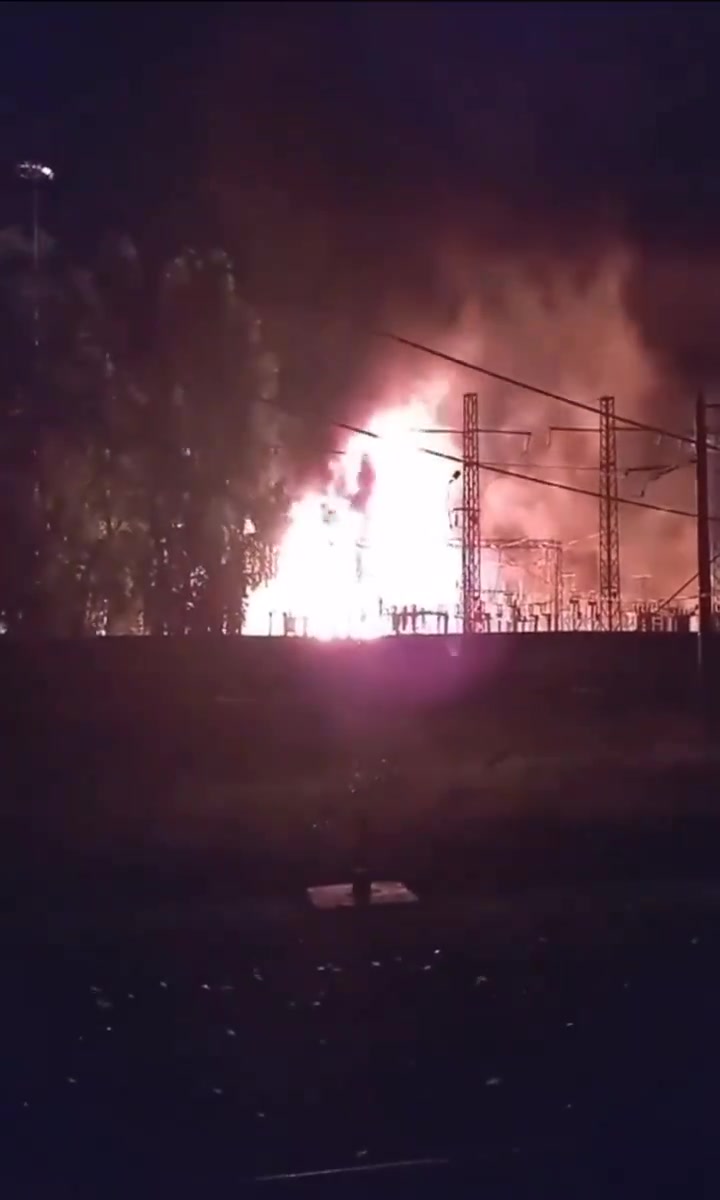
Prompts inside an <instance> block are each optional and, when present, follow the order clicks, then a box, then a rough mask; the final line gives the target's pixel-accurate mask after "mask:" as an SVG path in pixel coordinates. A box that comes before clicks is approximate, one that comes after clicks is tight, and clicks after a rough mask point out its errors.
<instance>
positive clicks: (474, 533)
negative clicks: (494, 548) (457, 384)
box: [462, 392, 481, 633]
mask: <svg viewBox="0 0 720 1200" xmlns="http://www.w3.org/2000/svg"><path fill="white" fill-rule="evenodd" d="M462 457H463V475H462V479H463V497H462V611H463V633H474V632H475V631H476V629H477V628H478V624H479V617H480V599H481V596H480V586H481V583H480V566H481V542H480V431H479V426H478V398H477V392H466V393H465V395H464V396H463V429H462Z"/></svg>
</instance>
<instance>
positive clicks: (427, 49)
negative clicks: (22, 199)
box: [203, 3, 720, 594]
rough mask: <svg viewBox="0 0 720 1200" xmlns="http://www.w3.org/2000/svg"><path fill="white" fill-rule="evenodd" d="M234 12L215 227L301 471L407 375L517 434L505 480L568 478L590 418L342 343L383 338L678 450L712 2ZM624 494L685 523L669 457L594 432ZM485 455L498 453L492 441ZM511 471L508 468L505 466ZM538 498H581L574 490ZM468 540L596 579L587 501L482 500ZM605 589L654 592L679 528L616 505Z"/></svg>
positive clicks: (684, 427) (719, 185)
mask: <svg viewBox="0 0 720 1200" xmlns="http://www.w3.org/2000/svg"><path fill="white" fill-rule="evenodd" d="M266 7H267V10H268V11H267V13H266V15H265V16H263V15H262V14H261V13H260V12H259V10H258V9H256V8H254V7H253V6H250V8H251V9H252V13H251V15H250V16H249V17H248V21H247V25H246V26H245V27H244V29H243V30H242V32H240V33H236V34H235V35H234V36H227V37H226V36H225V35H223V37H222V38H219V37H218V38H216V39H215V41H214V42H213V44H212V48H210V49H208V66H210V65H211V67H212V69H211V71H208V75H207V78H208V88H207V91H206V92H205V94H204V97H203V105H204V106H205V107H204V111H205V113H206V114H207V116H208V128H209V131H210V135H209V139H208V162H209V163H210V164H211V168H210V172H209V173H210V174H211V175H212V197H213V201H212V202H213V206H214V210H215V211H216V213H217V215H218V220H219V223H220V226H221V227H222V229H223V230H224V233H225V235H226V239H227V240H228V241H230V242H232V243H234V246H235V247H237V254H238V256H239V258H240V261H241V264H242V267H243V272H244V277H245V279H246V282H247V286H248V288H249V289H250V290H251V291H252V293H253V295H255V296H256V297H257V300H258V303H259V304H260V307H261V309H262V310H263V311H264V312H265V314H266V322H267V324H268V325H269V327H270V330H271V340H272V341H274V342H275V344H276V345H277V348H278V352H279V355H280V359H281V363H282V387H283V393H282V394H283V397H284V400H285V401H286V402H287V403H288V405H289V406H290V407H291V408H292V409H293V411H294V412H296V413H297V414H298V422H297V430H296V436H295V439H294V445H295V459H296V464H297V469H298V472H299V477H303V473H308V472H309V473H310V474H313V473H317V472H319V471H320V470H322V464H323V463H324V462H325V461H326V457H325V456H326V454H327V451H328V449H330V448H332V445H333V443H337V439H338V437H340V436H341V435H340V434H338V433H337V431H335V432H333V431H332V430H330V429H329V428H328V426H327V422H328V420H332V419H335V420H341V421H350V422H351V423H362V422H363V421H364V420H367V419H368V417H369V416H370V415H371V413H372V412H373V411H374V410H376V409H377V408H378V407H380V406H382V405H384V404H387V403H390V402H392V403H396V402H398V400H400V399H401V398H402V395H403V393H404V394H410V393H411V392H412V391H413V389H414V388H416V387H417V386H418V385H419V384H421V383H422V382H423V381H427V380H432V379H440V378H442V379H445V380H447V381H448V382H449V385H450V391H449V395H450V399H449V400H448V401H447V403H446V405H445V408H444V409H443V411H442V412H440V413H438V417H439V419H441V420H442V421H443V422H444V423H448V424H458V423H459V420H460V400H461V396H462V392H463V391H465V390H477V391H478V393H479V394H480V397H481V411H482V413H483V423H486V424H487V425H490V426H495V425H499V426H502V427H505V428H518V429H527V430H528V431H530V432H531V433H532V439H531V442H530V447H529V449H528V451H527V455H526V457H527V460H528V462H532V463H544V464H548V463H551V462H555V463H558V462H561V463H568V462H571V463H573V464H576V465H577V466H578V467H590V466H591V465H593V464H594V463H595V462H596V456H597V439H596V438H594V437H592V436H590V435H588V436H583V435H581V434H576V435H570V434H563V435H561V434H557V435H554V436H553V438H552V440H551V442H550V444H548V438H547V430H548V427H549V426H550V425H551V424H580V425H584V424H587V423H588V421H589V420H590V418H586V417H585V416H584V415H583V414H579V413H577V412H573V411H572V410H570V409H565V408H563V407H561V406H559V405H557V404H555V403H550V402H546V401H544V400H543V399H541V398H540V397H535V396H532V395H530V394H528V393H523V392H518V391H517V390H515V389H512V388H509V387H507V386H503V385H499V384H497V383H494V382H492V381H490V380H487V379H483V378H481V377H479V376H476V375H474V376H472V375H468V374H467V373H463V372H461V371H453V370H451V369H449V368H448V367H447V366H446V365H445V364H441V363H436V362H433V361H432V360H430V359H427V360H425V359H423V358H422V357H421V356H418V355H417V354H412V353H411V352H409V351H407V350H403V349H401V348H399V347H396V346H392V345H389V344H388V343H386V342H383V341H378V340H377V339H373V338H372V337H370V336H368V330H370V329H373V328H389V329H392V330H394V331H396V332H398V333H400V334H402V335H404V336H408V337H411V338H413V339H416V340H420V341H426V342H428V343H429V344H431V345H434V346H437V347H439V348H441V349H442V350H444V351H447V352H449V353H455V354H458V355H459V356H461V357H463V358H466V359H469V360H472V361H476V362H478V363H480V364H481V365H486V366H488V367H490V368H491V369H494V370H497V371H500V372H502V373H506V374H508V375H515V376H517V377H520V378H523V379H527V380H529V381H531V382H535V383H537V384H538V385H540V386H541V387H546V388H549V389H551V390H553V391H558V392H561V393H565V394H567V395H569V396H572V397H576V398H578V399H581V400H583V401H585V402H590V403H596V402H597V399H598V398H599V396H601V395H603V394H612V395H614V396H615V397H616V400H617V406H618V411H619V412H621V413H623V414H625V415H629V416H633V417H637V418H641V419H643V418H644V419H646V420H649V421H652V423H654V424H661V425H663V426H667V427H669V428H671V429H672V430H677V431H679V432H688V431H689V429H690V428H691V420H692V399H693V395H694V392H695V391H696V389H697V388H698V387H699V386H702V387H703V388H705V389H706V391H708V392H712V390H713V388H714V387H715V384H716V381H717V379H718V376H719V375H720V350H719V349H718V346H719V345H720V343H718V340H717V337H716V333H715V329H716V320H717V313H718V307H719V305H720V269H719V266H720V226H718V224H717V221H716V212H717V200H718V197H720V159H718V158H717V155H716V153H715V150H714V143H715V138H714V133H713V129H712V118H711V113H712V111H713V109H714V107H715V106H716V103H717V101H720V83H719V82H718V77H717V73H716V71H715V69H714V61H713V57H714V51H713V46H714V45H715V44H716V36H717V34H718V33H720V17H718V15H716V10H715V6H712V5H703V4H701V5H695V4H683V5H676V4H653V3H646V4H642V5H622V6H621V5H618V6H616V8H617V10H618V11H613V8H612V6H607V5H600V4H598V5H596V4H592V3H587V4H583V5H582V6H569V5H565V4H559V5H554V4H537V5H535V4H533V5H530V4H528V5H525V4H513V5H501V6H496V5H493V4H486V5H481V6H474V5H460V4H457V5H456V4H453V3H445V4H443V5H431V4H423V5H415V4H412V3H403V4H392V3H388V4H382V5H369V6H367V5H355V4H348V5H344V6H339V7H338V8H336V9H331V7H330V6H315V5H297V6H285V5H283V4H276V5H271V6H266ZM619 452H620V463H621V468H623V469H625V468H627V467H630V466H637V465H639V464H643V463H645V464H646V465H648V466H653V465H663V464H666V465H674V464H676V465H677V466H678V468H679V469H678V470H677V471H675V472H674V473H671V474H668V475H667V476H664V477H662V478H661V479H657V480H655V481H652V476H651V475H649V474H648V475H647V476H643V475H638V474H637V473H634V472H633V473H631V474H629V475H627V476H623V478H622V484H621V486H622V494H623V495H625V496H629V497H639V496H640V495H641V493H642V490H643V487H645V495H646V498H647V499H648V500H652V501H653V502H655V503H658V504H673V505H678V506H681V507H690V508H692V506H693V489H692V472H691V471H688V470H687V468H686V467H683V466H682V464H683V463H684V462H685V460H686V457H687V456H686V455H685V457H683V451H682V449H681V448H680V447H678V445H677V444H674V443H666V444H656V443H655V441H654V440H653V439H652V438H651V437H650V438H649V437H644V436H642V435H633V434H623V435H620V437H619ZM483 453H484V454H486V456H487V457H488V458H497V459H511V460H512V461H514V462H518V463H519V462H521V461H522V453H521V447H520V445H519V444H518V441H517V440H516V439H512V438H504V439H502V438H497V439H494V440H493V439H488V440H487V444H486V445H484V447H483ZM529 473H532V471H530V472H529ZM552 478H557V479H559V480H562V481H566V482H568V483H572V484H575V485H577V486H580V487H586V488H588V489H589V490H591V491H594V490H595V489H596V486H597V482H596V476H594V475H593V473H592V472H590V471H589V470H588V471H585V472H582V471H578V472H577V473H572V474H571V473H569V472H564V473H560V472H557V473H556V474H553V476H552ZM486 519H487V521H488V523H489V526H490V528H489V529H488V533H489V534H490V535H497V536H501V535H503V536H504V535H507V536H514V535H515V534H516V533H524V534H526V535H528V536H538V537H539V536H543V537H547V536H557V537H561V538H562V539H563V540H564V541H566V542H573V543H575V550H574V555H575V565H574V566H573V570H577V572H578V575H579V580H578V582H579V583H583V584H584V585H585V586H587V585H588V584H589V583H590V582H591V580H592V576H593V573H594V554H595V544H594V542H593V534H594V532H595V530H596V528H597V505H596V502H595V501H593V500H586V499H584V498H582V497H577V496H571V495H569V494H567V493H564V492H562V491H559V490H558V491H551V490H550V489H548V488H541V487H539V486H533V485H521V484H518V483H515V482H513V481H509V480H506V481H503V480H497V481H495V482H493V483H492V484H489V483H488V486H487V490H486ZM622 536H623V573H624V575H625V586H626V588H630V589H632V586H633V584H632V580H633V578H634V577H640V576H644V575H652V576H653V577H654V590H655V591H656V592H657V593H658V594H661V593H662V592H663V591H665V590H672V589H673V588H674V587H675V586H677V584H679V583H680V582H682V578H683V577H684V576H685V575H687V574H690V573H691V572H692V537H693V535H692V528H691V523H690V522H688V521H684V520H682V519H681V518H678V517H664V516H661V515H658V514H652V513H642V512H641V511H640V510H633V509H630V508H627V509H624V510H623V515H622Z"/></svg>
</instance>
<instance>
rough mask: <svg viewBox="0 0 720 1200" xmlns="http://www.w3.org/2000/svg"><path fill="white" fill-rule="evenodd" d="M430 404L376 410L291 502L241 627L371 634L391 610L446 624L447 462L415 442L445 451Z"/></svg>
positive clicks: (449, 593) (382, 627)
mask: <svg viewBox="0 0 720 1200" xmlns="http://www.w3.org/2000/svg"><path fill="white" fill-rule="evenodd" d="M434 412H435V403H432V402H423V401H419V400H416V401H413V402H411V403H409V404H407V405H405V406H404V407H402V408H395V409H386V410H385V411H383V412H381V413H380V414H378V415H377V416H376V417H375V419H374V420H373V421H372V422H371V424H370V426H369V429H370V432H371V434H374V435H376V436H375V437H367V436H364V435H361V434H353V435H352V437H351V438H350V440H349V442H348V443H347V446H346V448H345V453H344V454H343V455H342V457H341V459H340V460H339V462H338V464H337V465H335V466H334V467H333V469H332V481H331V483H330V485H329V486H328V488H327V489H326V490H325V491H324V492H322V493H321V492H317V491H316V492H309V493H308V494H306V495H304V496H303V497H302V498H300V499H299V500H297V501H296V502H295V504H293V506H292V509H291V511H290V519H289V526H288V529H287V531H286V533H285V536H284V538H283V541H282V543H281V545H280V547H279V553H278V564H277V572H276V575H275V578H274V579H273V580H272V581H270V582H269V583H267V584H265V585H263V586H262V587H260V588H258V589H257V591H255V592H254V593H253V594H252V595H251V597H250V600H249V605H248V611H247V616H246V621H245V632H246V633H249V634H267V633H270V632H273V633H281V632H282V631H283V621H284V619H285V618H286V617H288V616H289V617H291V618H292V619H293V620H294V622H295V626H296V629H297V632H302V633H305V634H306V635H307V636H310V637H316V638H323V639H329V638H340V637H350V638H374V637H380V636H382V635H384V634H387V633H390V632H391V620H390V616H389V613H390V612H391V610H392V609H393V608H395V609H397V610H402V609H403V608H407V609H412V608H413V606H414V607H415V609H416V610H421V611H422V610H425V611H426V612H431V613H442V612H447V613H448V617H449V621H450V627H451V628H452V627H453V626H454V618H455V612H456V608H457V601H458V588H459V578H460V549H459V545H458V540H457V536H456V535H454V529H453V524H454V522H453V508H454V506H457V504H458V503H459V501H458V499H457V495H456V492H455V488H456V487H457V484H455V483H454V482H453V478H452V477H453V474H454V468H453V464H452V462H449V461H447V460H446V459H443V458H437V457H433V456H431V455H428V454H425V453H422V450H421V447H423V446H425V447H428V446H430V447H431V448H432V449H433V450H436V449H437V450H439V449H446V450H447V449H450V448H451V447H450V445H449V444H448V438H447V437H443V436H442V435H441V436H437V437H428V435H427V434H422V433H420V432H419V430H421V429H427V428H429V427H432V426H433V425H434V424H435V422H434Z"/></svg>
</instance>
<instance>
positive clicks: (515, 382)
mask: <svg viewBox="0 0 720 1200" xmlns="http://www.w3.org/2000/svg"><path fill="white" fill-rule="evenodd" d="M370 332H371V333H372V336H373V337H377V338H382V339H383V340H384V341H388V342H395V343H397V345H399V346H407V347H408V348H409V349H410V350H417V351H418V352H419V353H421V354H428V355H430V357H431V358H438V359H440V360H441V361H442V362H448V363H451V364H452V365H453V366H455V367H462V369H463V370H465V371H473V372H474V373H475V374H477V375H484V376H486V378H488V379H495V380H497V382H498V383H507V384H508V385H509V386H510V387H514V388H518V389H519V390H520V391H523V392H532V393H533V395H535V396H543V397H544V398H545V399H546V400H557V401H558V402H559V403H560V404H567V405H569V407H570V408H576V409H578V410H579V411H580V412H587V413H592V415H593V416H594V417H599V416H600V409H599V408H594V407H593V405H592V404H586V403H584V402H583V401H582V400H573V399H571V397H570V396H563V395H561V394H560V393H559V392H551V391H550V390H549V389H548V388H541V387H537V386H536V385H535V384H532V383H527V382H526V381H525V380H522V379H514V378H513V377H512V376H511V375H503V374H501V373H500V372H499V371H491V370H490V368H489V367H481V366H480V365H479V363H473V362H468V361H467V360H466V359H463V358H457V357H456V356H455V355H454V354H447V353H446V352H445V351H444V350H437V349H436V348H435V347H434V346H426V345H424V344H423V343H422V342H414V341H412V339H411V338H406V337H402V336H401V335H400V334H399V333H391V332H389V331H388V330H384V329H373V330H371V331H370ZM615 420H616V422H620V423H621V424H623V425H627V426H629V427H630V428H631V429H638V430H641V431H643V432H644V433H654V434H655V436H656V437H665V438H670V439H671V440H672V441H674V442H680V443H683V444H684V445H687V446H693V447H694V446H695V438H693V437H689V436H688V435H687V434H681V433H671V432H670V430H668V429H661V428H659V427H658V426H656V425H648V424H646V423H645V422H644V421H636V420H634V418H632V417H622V416H619V415H617V414H616V416H615Z"/></svg>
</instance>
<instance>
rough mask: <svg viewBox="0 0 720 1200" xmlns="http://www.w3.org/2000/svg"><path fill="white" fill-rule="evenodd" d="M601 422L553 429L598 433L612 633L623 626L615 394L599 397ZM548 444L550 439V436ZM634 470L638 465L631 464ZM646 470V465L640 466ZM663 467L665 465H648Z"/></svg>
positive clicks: (603, 586)
mask: <svg viewBox="0 0 720 1200" xmlns="http://www.w3.org/2000/svg"><path fill="white" fill-rule="evenodd" d="M599 403H600V423H599V425H551V426H550V428H549V431H548V433H549V438H550V437H552V434H553V433H596V434H598V435H599V456H598V476H599V478H598V484H599V486H598V492H599V495H600V500H599V512H598V525H599V531H598V532H599V536H598V593H599V618H600V629H601V630H603V631H604V632H606V633H611V632H615V631H618V630H620V629H622V596H621V591H620V517H619V510H620V505H619V496H618V461H617V434H618V429H617V425H616V421H615V397H614V396H602V397H601V398H600V402H599ZM619 432H620V433H645V434H647V432H648V431H647V430H643V429H636V428H634V427H629V428H626V427H623V428H622V429H620V431H619ZM548 444H549V439H548ZM632 469H633V470H634V469H635V468H632ZM637 469H638V470H639V469H642V470H645V469H646V468H644V467H643V468H637ZM647 469H648V470H651V471H664V470H665V466H664V465H662V466H657V467H656V466H653V467H648V468H647Z"/></svg>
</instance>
